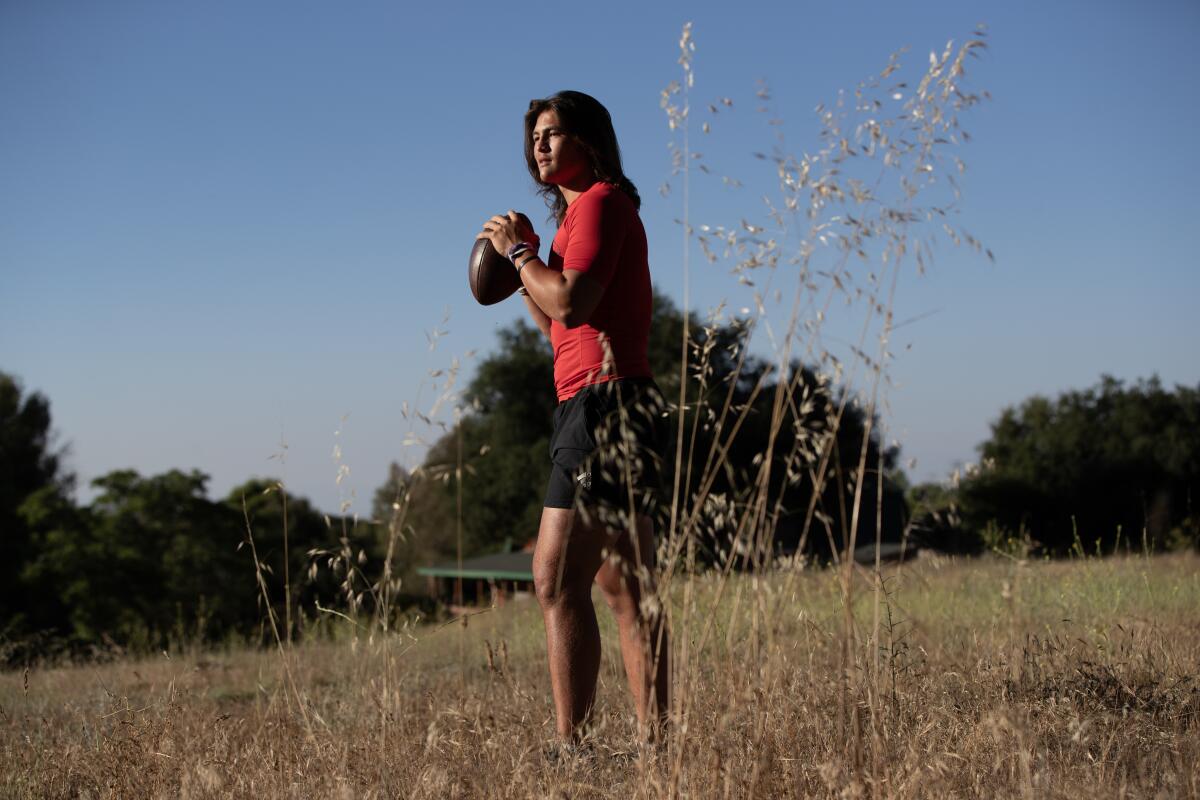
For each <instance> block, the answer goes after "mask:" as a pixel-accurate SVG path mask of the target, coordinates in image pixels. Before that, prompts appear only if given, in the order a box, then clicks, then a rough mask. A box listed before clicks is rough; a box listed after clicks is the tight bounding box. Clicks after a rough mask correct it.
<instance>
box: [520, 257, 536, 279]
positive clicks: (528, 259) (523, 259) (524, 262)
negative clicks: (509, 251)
mask: <svg viewBox="0 0 1200 800" xmlns="http://www.w3.org/2000/svg"><path fill="white" fill-rule="evenodd" d="M535 258H537V253H529V254H528V255H526V256H525V257H524V258H522V259H521V260H520V261H519V262H517V263H516V267H517V274H518V275H520V274H521V270H522V269H524V267H525V265H526V264H528V263H529V262H530V261H533V260H534V259H535Z"/></svg>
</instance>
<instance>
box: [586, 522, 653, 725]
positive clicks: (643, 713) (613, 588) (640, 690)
mask: <svg viewBox="0 0 1200 800" xmlns="http://www.w3.org/2000/svg"><path fill="white" fill-rule="evenodd" d="M607 534H608V535H607V539H608V542H607V544H608V550H609V557H608V558H607V559H606V560H605V561H604V563H603V564H601V566H600V569H599V571H598V572H597V573H596V584H597V585H598V586H599V587H600V590H601V592H603V594H604V599H605V601H606V602H607V603H608V607H609V608H610V609H612V612H613V616H615V617H616V620H617V629H618V631H619V633H620V639H621V660H622V661H624V663H625V677H626V680H628V681H629V691H630V693H631V694H632V695H633V702H634V705H635V707H636V709H637V717H638V727H639V729H640V731H641V734H642V736H643V737H645V738H651V739H652V738H654V737H656V736H657V735H658V734H659V733H660V732H661V728H662V726H663V725H664V724H665V723H666V720H667V714H668V712H669V710H670V675H671V665H670V661H669V657H668V654H669V653H670V651H671V648H670V643H669V642H668V639H667V627H666V619H665V616H664V615H663V614H662V613H661V612H660V611H659V610H658V609H652V608H646V607H644V606H643V605H642V599H643V598H645V597H652V596H653V595H654V593H655V583H654V525H653V522H652V521H651V520H650V518H649V517H645V516H639V517H638V525H637V540H638V541H637V549H636V550H635V548H634V542H633V541H632V537H631V536H630V534H629V532H628V531H619V532H618V531H611V530H610V531H608V532H607Z"/></svg>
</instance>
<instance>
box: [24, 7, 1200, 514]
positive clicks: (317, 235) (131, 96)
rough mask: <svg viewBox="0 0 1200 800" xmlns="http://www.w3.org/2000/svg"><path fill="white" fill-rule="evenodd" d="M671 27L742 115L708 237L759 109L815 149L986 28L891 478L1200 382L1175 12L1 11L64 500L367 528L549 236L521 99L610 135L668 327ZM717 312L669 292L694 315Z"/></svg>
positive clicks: (1197, 10) (735, 213)
mask: <svg viewBox="0 0 1200 800" xmlns="http://www.w3.org/2000/svg"><path fill="white" fill-rule="evenodd" d="M688 20H691V21H692V22H693V24H694V37H695V41H696V45H697V49H696V53H695V62H694V63H695V72H696V85H695V90H694V91H695V94H694V100H695V103H696V104H697V105H699V104H701V102H702V101H705V100H707V99H710V98H718V97H722V96H728V97H730V98H732V99H733V100H734V101H735V104H734V108H733V109H732V110H729V111H727V112H724V113H723V115H722V116H721V117H720V118H719V122H720V125H719V126H718V127H717V128H715V129H714V133H713V134H712V136H713V137H714V142H718V144H716V145H714V147H716V150H715V151H714V153H712V154H711V156H712V158H713V159H719V160H720V163H717V164H714V169H718V168H719V169H720V170H721V171H723V172H725V173H727V174H731V175H734V176H735V177H739V178H740V179H743V180H744V182H745V184H746V185H745V186H744V187H743V189H741V190H725V189H722V188H721V187H720V185H719V183H716V182H713V181H709V182H707V183H705V182H704V181H701V180H700V179H699V176H697V180H696V181H695V182H694V184H693V200H694V203H695V205H696V209H697V210H698V211H697V213H711V214H712V215H713V218H712V219H711V220H708V219H703V218H698V217H697V215H696V213H694V214H693V217H692V220H693V222H694V223H700V222H705V221H712V222H730V221H734V222H736V220H737V219H738V218H739V217H740V216H746V217H751V216H752V215H754V214H758V210H759V209H760V208H761V204H760V201H759V199H758V193H756V191H757V190H756V188H755V187H756V185H757V184H756V181H758V183H759V184H763V180H764V176H765V177H769V176H767V175H766V173H763V169H764V166H763V163H762V162H757V161H755V160H754V159H753V158H751V157H750V154H751V153H752V152H754V151H762V150H769V149H770V147H771V145H772V142H773V139H772V136H773V135H774V132H773V131H772V130H768V129H767V128H766V127H765V126H763V125H761V124H760V123H761V119H760V118H756V117H755V115H754V111H753V108H754V106H755V99H754V93H755V90H756V88H757V84H756V81H758V80H759V79H765V80H766V81H767V82H768V83H769V85H770V87H771V90H772V104H773V110H774V113H776V114H777V115H778V116H779V117H781V118H783V119H784V120H785V121H786V125H787V135H788V141H789V142H790V143H791V145H792V146H793V147H794V149H795V150H796V151H797V152H801V151H804V150H809V151H815V150H816V149H817V148H818V146H819V143H818V140H817V130H818V129H817V123H816V119H815V117H814V115H813V108H814V106H815V105H816V104H817V103H820V102H828V101H830V100H831V99H833V98H834V97H835V96H836V92H837V90H838V89H841V88H846V89H850V88H853V86H854V84H855V83H857V82H858V81H859V80H861V79H863V78H865V77H867V76H869V75H871V74H873V73H876V72H878V71H879V69H880V68H881V67H882V66H883V65H884V64H885V63H886V61H887V57H888V55H889V54H890V53H891V52H893V51H894V50H897V49H899V48H900V47H903V46H908V47H910V48H911V50H910V52H909V53H908V55H907V56H906V62H907V63H908V64H909V65H910V66H911V67H912V68H914V69H920V68H921V67H922V65H923V63H924V62H925V60H926V59H927V53H928V52H929V51H930V50H931V49H937V50H939V51H940V49H941V48H942V47H943V46H944V44H945V42H946V40H947V39H951V38H953V39H955V40H957V41H962V40H963V39H964V38H965V37H967V36H968V35H969V34H970V32H971V31H972V30H973V29H974V28H975V26H976V24H977V23H980V22H983V23H986V24H987V26H988V33H989V37H988V38H989V43H990V49H989V51H988V52H987V54H986V55H985V56H984V58H983V59H981V60H978V61H972V62H970V65H969V68H970V73H969V76H968V77H969V79H970V85H971V86H972V87H973V88H976V89H987V90H989V91H990V92H991V93H992V96H993V100H992V101H991V102H990V103H987V104H985V105H983V106H982V107H980V108H978V109H976V110H975V111H973V112H972V113H971V115H970V117H969V118H968V119H967V125H966V127H967V128H968V130H970V132H971V133H972V135H973V139H972V142H971V144H970V145H969V146H967V147H966V148H964V149H963V150H962V151H961V153H960V154H961V155H962V157H963V158H964V160H965V161H966V162H967V163H968V165H969V168H968V171H967V173H966V175H965V176H964V180H963V185H964V192H965V198H964V205H963V209H964V210H963V214H962V216H961V218H960V220H959V221H960V222H961V223H962V224H963V225H964V226H965V227H966V228H968V229H969V230H971V231H972V232H973V233H975V234H976V235H978V236H979V238H980V239H982V240H983V241H984V242H985V243H986V244H987V245H988V246H989V247H991V249H992V250H993V251H994V252H995V255H996V263H995V264H994V265H993V264H990V263H989V262H988V261H987V260H986V259H982V258H980V257H978V256H976V255H974V254H973V253H970V252H969V251H966V250H955V249H953V248H951V247H950V246H949V245H948V244H947V245H945V246H943V247H942V248H941V250H940V251H939V252H940V255H939V260H938V261H937V264H936V267H935V268H934V269H933V270H932V271H930V273H929V274H927V275H926V276H924V277H923V278H916V277H915V276H911V275H910V278H911V279H910V280H908V281H907V282H906V283H905V284H904V285H903V287H902V291H901V292H900V294H899V298H898V308H897V314H898V317H899V318H901V319H905V318H909V317H921V319H920V320H919V321H917V322H914V323H912V324H910V325H907V326H905V327H904V328H903V329H902V330H901V331H899V332H898V333H897V341H898V343H899V344H901V345H907V344H911V345H912V348H911V349H910V350H906V351H903V352H902V353H901V355H900V358H899V360H898V361H897V362H896V364H895V365H894V366H893V368H892V374H893V377H894V379H895V380H896V381H897V383H898V384H899V386H898V387H897V388H896V389H894V390H893V391H892V392H891V395H890V408H891V414H890V416H889V419H888V424H889V429H890V432H891V435H894V436H895V437H896V438H898V439H899V440H900V442H901V444H902V446H903V457H904V458H905V460H907V459H910V458H915V459H916V460H917V464H916V466H915V467H913V468H912V469H910V470H909V471H910V475H911V476H912V477H914V478H916V479H934V478H939V477H943V476H944V475H946V474H947V473H948V472H949V471H950V470H951V469H952V468H953V466H954V464H955V463H957V462H965V461H970V460H972V459H973V457H974V456H975V446H976V445H977V444H978V443H979V442H980V441H982V440H983V439H984V438H985V437H986V436H987V432H988V423H989V422H990V421H991V420H993V419H995V417H996V416H997V415H998V413H999V412H1000V410H1001V409H1002V408H1003V407H1005V406H1006V405H1011V404H1014V403H1018V402H1020V401H1021V400H1022V399H1024V398H1025V397H1027V396H1029V395H1031V394H1034V393H1043V394H1054V393H1057V392H1059V391H1062V390H1065V389H1070V388H1083V387H1086V386H1090V385H1092V384H1094V383H1095V382H1096V381H1097V380H1098V379H1099V377H1100V375H1101V374H1102V373H1109V374H1113V375H1115V376H1117V377H1120V378H1124V379H1128V380H1133V379H1136V378H1138V377H1147V376H1150V375H1151V374H1158V375H1159V376H1160V377H1161V378H1162V379H1163V381H1164V382H1165V383H1167V384H1168V385H1173V384H1175V383H1185V384H1189V385H1195V384H1196V383H1197V382H1200V357H1198V356H1197V352H1196V351H1197V348H1196V345H1197V342H1198V341H1200V322H1198V321H1197V319H1198V317H1197V313H1196V311H1195V308H1196V305H1197V300H1198V298H1200V277H1198V272H1197V266H1200V265H1198V264H1197V256H1196V247H1195V234H1194V230H1193V228H1192V226H1193V225H1194V224H1195V222H1194V220H1195V219H1197V217H1198V216H1200V214H1198V212H1200V199H1198V198H1197V193H1196V179H1197V176H1198V175H1200V171H1198V170H1197V167H1198V160H1200V157H1198V155H1197V148H1196V146H1195V141H1196V138H1197V130H1200V124H1198V123H1200V91H1198V90H1197V81H1198V79H1200V56H1198V55H1197V54H1198V53H1200V48H1198V47H1196V45H1195V43H1196V41H1197V39H1198V38H1200V5H1198V4H1197V3H1196V2H1194V0H1148V2H1141V3H1133V2H1114V1H1113V0H1091V1H1090V2H1003V3H1000V2H997V3H991V4H985V3H973V2H963V1H962V0H939V1H938V2H924V3H903V4H901V3H883V2H858V1H851V2H841V3H811V2H786V3H783V2H781V3H776V4H772V3H755V2H742V3H678V2H641V3H626V2H613V3H605V4H576V3H563V4H557V5H553V6H548V5H545V4H528V5H522V4H507V5H506V4H494V3H489V4H484V3H462V2H446V3H421V4H407V3H406V4H401V3H383V2H371V1H367V0H364V1H363V2H356V3H348V4H333V3H327V2H286V3H283V2H279V3H266V2H264V3H240V2H237V3H235V2H220V1H219V2H209V3H195V4H183V3H161V2H111V3H69V2H56V1H55V0H47V1H46V2H26V3H5V4H3V5H2V6H0V103H2V105H0V108H3V109H4V111H3V123H2V124H0V370H4V371H7V372H11V373H14V374H15V375H17V376H18V377H19V378H20V379H21V380H22V382H23V384H24V386H25V387H26V389H27V390H37V391H41V392H43V393H44V394H46V395H47V396H48V397H49V399H50V401H51V404H52V413H53V416H54V423H55V427H56V429H57V430H58V432H59V435H60V441H61V442H62V443H64V444H69V445H70V453H71V455H70V458H69V461H68V464H69V466H70V467H71V468H72V469H73V470H75V471H76V472H77V473H78V475H79V477H80V479H81V480H80V482H81V485H83V486H84V487H86V483H87V482H88V481H89V480H91V479H92V478H94V477H96V476H98V475H102V474H104V473H106V472H108V471H110V470H113V469H118V468H125V467H132V468H135V469H137V470H139V471H140V472H142V473H143V474H153V473H157V472H161V471H164V470H167V469H170V468H176V467H177V468H183V469H192V468H197V469H200V470H202V471H204V472H206V473H208V474H210V475H211V476H212V481H211V485H210V488H211V493H212V494H213V495H214V496H216V495H223V494H224V493H225V492H227V491H228V490H229V489H230V488H231V487H232V486H234V485H236V484H238V483H241V482H242V481H244V480H246V479H247V478H249V477H251V476H255V475H264V474H271V475H282V476H283V477H284V478H285V479H286V481H287V482H288V484H289V485H290V487H291V489H292V490H293V491H294V492H298V493H300V494H304V495H306V496H308V497H309V498H310V499H312V500H313V501H314V502H315V503H316V504H317V505H318V506H319V507H321V508H323V509H325V510H328V511H335V510H337V508H338V507H339V503H341V502H343V501H349V502H352V506H351V509H352V510H356V511H358V512H359V513H363V514H365V513H368V512H369V506H370V504H369V497H370V494H371V492H372V491H373V489H374V488H375V487H376V486H377V485H379V484H380V483H381V482H382V481H383V479H384V477H385V474H386V465H387V463H388V462H389V461H391V460H398V461H401V462H402V463H406V464H408V465H410V466H411V465H413V464H415V463H419V461H420V458H421V456H422V452H423V451H422V449H421V448H420V447H419V446H416V447H413V446H409V447H406V446H405V445H404V444H403V442H404V440H405V436H406V432H407V431H408V429H409V425H408V423H407V422H406V421H405V419H404V418H403V417H402V415H401V413H400V410H401V407H402V403H404V402H405V401H407V402H408V403H409V404H410V405H413V406H417V407H420V408H423V409H425V410H428V407H429V405H430V404H431V402H432V401H433V399H434V397H435V396H436V394H437V391H438V390H440V389H441V388H442V386H443V384H442V383H441V381H443V380H444V377H442V378H431V377H429V375H428V373H429V371H430V370H435V369H439V368H442V369H444V368H446V367H448V366H449V365H450V363H451V359H452V358H454V357H456V356H458V357H460V358H464V360H463V361H462V364H463V375H462V379H464V380H465V379H466V378H468V377H469V374H470V370H471V365H472V363H474V360H473V359H470V358H465V354H466V353H467V352H468V351H471V350H475V351H477V355H476V356H475V359H477V358H478V357H479V354H483V353H486V352H488V351H490V350H491V349H492V348H493V347H494V346H495V337H494V331H495V330H496V329H497V328H499V327H501V326H503V325H506V324H508V323H509V322H511V321H512V320H513V319H515V318H516V317H517V316H518V315H519V314H520V312H521V307H520V306H519V304H518V302H517V301H516V300H515V299H514V300H512V301H510V302H507V303H505V304H502V305H500V306H494V307H489V308H482V307H479V306H477V305H475V303H474V302H473V300H472V299H471V297H470V294H469V291H468V289H467V286H466V280H465V271H466V269H465V261H466V255H467V253H468V251H469V249H470V246H471V243H472V242H471V240H472V238H473V236H474V234H475V232H476V231H477V230H478V229H479V226H480V224H481V223H482V221H483V220H484V219H485V218H486V217H487V216H489V215H491V214H492V213H496V212H497V211H503V210H506V209H508V208H510V207H513V208H517V209H521V210H526V211H527V212H529V213H530V216H531V217H532V218H533V219H534V220H535V222H538V223H539V230H540V231H541V232H542V233H543V234H544V238H545V239H546V241H548V239H549V236H548V235H546V234H549V233H550V228H549V226H548V224H547V223H545V222H543V220H544V212H543V211H542V207H541V205H540V200H539V199H537V198H536V197H535V196H534V194H533V192H532V188H531V182H530V180H529V177H528V175H527V174H526V173H525V171H524V166H523V162H522V158H521V153H520V148H521V142H520V137H521V127H520V125H521V115H522V112H523V111H524V109H525V107H526V105H527V103H528V101H529V99H530V98H532V97H540V96H545V95H548V94H551V93H553V92H554V91H556V90H558V89H563V88H575V89H581V90H583V91H586V92H588V93H590V94H593V95H595V96H596V97H598V98H599V99H600V100H601V101H602V102H604V103H605V104H606V105H607V106H608V107H609V109H610V111H611V112H612V114H613V117H614V121H615V123H616V127H617V132H618V135H619V137H620V139H621V143H622V148H623V151H624V156H625V166H626V171H627V172H628V174H629V175H630V177H631V178H632V179H633V180H634V181H635V182H636V183H637V184H638V185H639V187H640V188H641V190H642V195H643V198H644V201H645V202H644V206H643V211H642V216H643V220H644V222H645V224H646V228H647V233H648V235H649V238H650V242H651V269H652V272H653V274H654V277H655V280H656V281H657V282H658V283H659V285H660V286H661V287H662V288H663V289H664V290H665V291H666V292H667V293H668V294H670V295H672V296H674V297H675V298H676V299H677V300H680V299H682V269H681V253H682V235H681V232H680V229H679V227H678V226H677V225H676V224H675V223H674V222H673V219H674V218H676V217H678V216H679V215H680V209H681V202H682V200H681V196H680V193H679V192H678V191H674V192H672V193H671V194H670V195H669V196H667V197H662V196H660V194H659V193H658V191H657V188H658V187H659V186H660V185H661V184H662V183H663V182H664V181H667V180H668V179H669V177H670V175H669V173H670V169H671V164H670V157H669V153H668V150H667V146H666V145H667V143H668V142H669V141H670V139H671V133H670V131H668V129H667V125H666V117H665V115H664V114H663V112H662V110H661V109H660V108H659V94H660V91H661V90H662V88H663V87H664V86H665V85H666V84H667V83H668V82H669V81H671V80H673V79H676V78H678V77H679V67H678V65H677V64H676V63H675V62H676V58H677V55H678V49H677V42H678V39H679V33H680V29H681V28H682V25H683V23H684V22H685V21H688ZM907 74H909V75H912V74H914V73H913V72H912V71H909V72H908V73H907ZM721 125H723V126H724V127H721ZM720 137H724V138H720ZM693 138H694V139H696V140H699V138H700V136H699V134H694V135H693ZM696 146H697V147H698V148H699V147H700V144H697V145H696ZM706 157H707V155H706ZM710 163H713V162H712V161H710ZM756 170H757V172H756ZM766 184H769V181H766ZM766 184H763V185H766ZM738 292H739V289H738V287H737V285H736V283H735V281H734V280H733V279H732V278H731V277H730V276H729V274H728V272H727V270H726V269H725V268H708V267H706V266H704V265H703V264H702V263H696V262H695V261H693V264H692V295H693V298H692V299H693V305H695V306H698V307H701V308H704V307H707V306H711V305H714V304H715V303H717V302H719V301H720V300H721V299H722V298H726V297H727V298H729V299H730V300H731V301H732V302H734V303H735V304H736V303H739V302H742V300H743V298H742V297H741V296H739V294H738ZM445 313H449V321H448V322H446V323H445V324H444V325H442V324H441V321H442V319H443V315H444V314H445ZM439 326H440V328H441V329H442V330H444V331H446V334H445V335H444V336H440V337H438V342H437V346H436V349H434V350H433V351H432V352H431V351H430V349H429V346H428V340H427V332H428V331H431V330H433V329H435V328H439ZM901 333H902V335H901ZM435 384H436V387H435ZM530 391H531V392H532V391H546V392H549V391H552V388H551V387H548V386H547V387H530ZM443 418H445V416H444V415H443ZM339 430H340V433H338V431H339ZM335 445H340V448H341V462H340V465H344V466H346V467H348V468H349V474H348V475H345V476H344V477H343V480H342V481H341V483H340V484H339V483H337V481H336V476H337V475H338V471H339V463H335V459H334V458H333V457H332V456H331V454H332V452H333V451H334V447H335ZM284 446H286V448H284ZM281 453H283V454H284V457H283V459H282V463H281V461H280V460H273V459H272V457H273V456H278V455H279V454H281ZM355 495H356V496H357V499H354V498H355ZM89 497H90V493H89V492H87V491H86V489H85V490H84V491H81V494H80V499H82V500H86V499H88V498H89Z"/></svg>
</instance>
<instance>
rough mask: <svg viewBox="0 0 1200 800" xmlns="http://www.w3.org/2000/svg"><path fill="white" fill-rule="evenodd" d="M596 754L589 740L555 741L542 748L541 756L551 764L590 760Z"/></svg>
mask: <svg viewBox="0 0 1200 800" xmlns="http://www.w3.org/2000/svg"><path fill="white" fill-rule="evenodd" d="M595 756H596V748H595V747H594V746H593V745H592V743H591V742H587V741H583V742H563V741H556V742H552V743H550V744H548V745H546V746H545V747H544V748H543V749H542V758H543V759H545V761H546V763H547V764H549V765H551V766H562V765H565V764H574V763H578V762H580V761H590V760H591V759H593V758H595Z"/></svg>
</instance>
